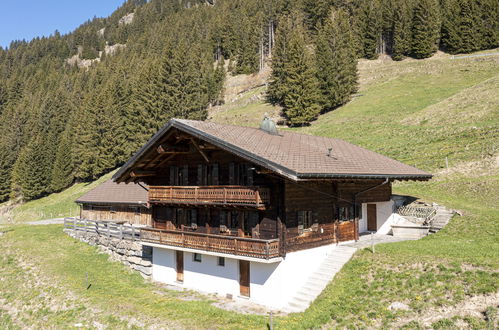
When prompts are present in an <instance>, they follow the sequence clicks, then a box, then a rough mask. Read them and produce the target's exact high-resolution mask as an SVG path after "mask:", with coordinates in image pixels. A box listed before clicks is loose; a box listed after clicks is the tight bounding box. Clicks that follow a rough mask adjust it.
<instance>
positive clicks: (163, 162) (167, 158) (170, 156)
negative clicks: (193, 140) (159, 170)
mask: <svg viewBox="0 0 499 330" xmlns="http://www.w3.org/2000/svg"><path fill="white" fill-rule="evenodd" d="M176 155H177V154H170V155H169V156H168V157H166V158H165V159H163V160H162V161H161V163H159V164H158V165H156V167H161V166H163V165H164V164H166V163H167V162H168V161H169V160H170V159H172V158H173V157H175V156H176Z"/></svg>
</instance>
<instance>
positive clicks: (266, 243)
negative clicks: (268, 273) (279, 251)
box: [265, 241, 269, 259]
mask: <svg viewBox="0 0 499 330" xmlns="http://www.w3.org/2000/svg"><path fill="white" fill-rule="evenodd" d="M265 259H269V241H266V242H265Z"/></svg>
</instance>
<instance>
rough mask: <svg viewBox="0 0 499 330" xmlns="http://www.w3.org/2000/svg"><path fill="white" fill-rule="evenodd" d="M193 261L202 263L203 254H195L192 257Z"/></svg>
mask: <svg viewBox="0 0 499 330" xmlns="http://www.w3.org/2000/svg"><path fill="white" fill-rule="evenodd" d="M192 260H193V261H195V262H201V254H200V253H194V254H193V255H192Z"/></svg>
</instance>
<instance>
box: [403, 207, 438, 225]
mask: <svg viewBox="0 0 499 330" xmlns="http://www.w3.org/2000/svg"><path fill="white" fill-rule="evenodd" d="M396 212H397V213H398V214H400V215H402V216H408V217H414V218H418V219H423V224H429V223H431V222H432V221H433V218H434V217H435V214H436V213H437V211H436V210H435V209H434V208H433V207H427V206H411V205H404V206H401V207H399V208H398V209H397V211H396Z"/></svg>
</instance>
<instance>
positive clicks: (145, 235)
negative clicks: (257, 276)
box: [140, 228, 280, 260]
mask: <svg viewBox="0 0 499 330" xmlns="http://www.w3.org/2000/svg"><path fill="white" fill-rule="evenodd" d="M140 238H141V240H142V241H143V242H149V243H156V244H161V245H169V246H176V247H182V248H190V249H196V250H202V251H209V252H218V253H225V254H231V255H237V256H245V257H252V258H259V259H267V260H268V259H272V258H277V257H279V256H280V254H279V239H271V240H263V239H254V238H243V237H236V236H228V235H227V236H225V235H213V234H203V233H191V232H184V231H176V230H162V229H154V228H142V229H141V230H140Z"/></svg>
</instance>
